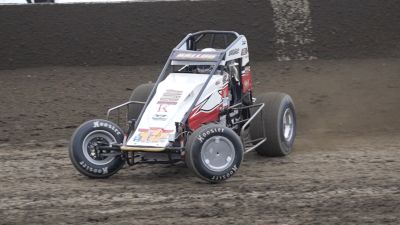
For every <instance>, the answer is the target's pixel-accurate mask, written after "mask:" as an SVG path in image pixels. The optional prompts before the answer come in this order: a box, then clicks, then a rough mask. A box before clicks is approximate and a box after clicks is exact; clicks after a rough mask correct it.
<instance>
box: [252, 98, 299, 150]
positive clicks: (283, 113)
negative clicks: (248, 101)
mask: <svg viewBox="0 0 400 225" xmlns="http://www.w3.org/2000/svg"><path fill="white" fill-rule="evenodd" d="M256 103H264V104H265V106H264V109H263V110H262V114H261V113H260V114H258V115H257V116H256V118H254V122H253V123H252V124H251V125H250V135H251V138H252V139H257V138H262V137H263V129H264V128H265V133H266V137H267V140H266V141H265V142H264V143H263V144H261V145H260V146H258V147H257V148H256V151H257V152H258V153H259V154H260V155H263V156H285V155H288V154H289V153H290V152H291V151H292V147H293V143H294V139H295V137H296V112H295V107H294V104H293V100H292V98H291V97H290V96H289V95H287V94H284V93H279V92H271V93H264V94H262V95H260V96H258V97H257V100H256ZM262 121H264V122H262Z"/></svg>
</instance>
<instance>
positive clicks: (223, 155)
mask: <svg viewBox="0 0 400 225" xmlns="http://www.w3.org/2000/svg"><path fill="white" fill-rule="evenodd" d="M235 155H236V153H235V148H234V146H233V144H232V142H231V141H230V140H229V139H228V138H226V137H222V136H214V137H211V138H210V139H208V140H207V141H206V142H205V143H204V144H203V146H202V148H201V161H202V162H203V165H204V166H205V167H207V169H209V170H211V171H214V172H221V171H224V170H226V169H227V168H229V167H230V166H232V164H233V161H234V160H235Z"/></svg>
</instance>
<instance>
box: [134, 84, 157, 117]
mask: <svg viewBox="0 0 400 225" xmlns="http://www.w3.org/2000/svg"><path fill="white" fill-rule="evenodd" d="M153 87H154V83H147V84H141V85H139V86H137V87H136V88H135V90H133V91H132V94H131V96H130V98H129V101H139V102H145V101H146V100H147V98H148V97H149V95H150V92H151V90H153ZM142 109H143V105H141V104H130V105H129V106H128V115H127V119H128V121H129V120H132V119H137V118H138V117H139V115H140V112H141V111H142Z"/></svg>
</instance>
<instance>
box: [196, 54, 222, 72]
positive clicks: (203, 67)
mask: <svg viewBox="0 0 400 225" xmlns="http://www.w3.org/2000/svg"><path fill="white" fill-rule="evenodd" d="M216 51H217V50H215V49H213V48H205V49H202V50H201V52H216ZM212 69H213V66H210V65H201V66H197V67H196V70H197V73H202V74H209V73H211V71H212Z"/></svg>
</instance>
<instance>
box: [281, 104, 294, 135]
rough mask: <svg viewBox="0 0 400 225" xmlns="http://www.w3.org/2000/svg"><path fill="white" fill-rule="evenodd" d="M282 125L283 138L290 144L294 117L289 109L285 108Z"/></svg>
mask: <svg viewBox="0 0 400 225" xmlns="http://www.w3.org/2000/svg"><path fill="white" fill-rule="evenodd" d="M282 125H283V126H282V127H283V138H284V139H285V141H286V142H290V141H291V140H292V137H293V131H294V117H293V112H292V110H291V109H290V108H287V109H286V110H285V112H284V113H283V118H282Z"/></svg>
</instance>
